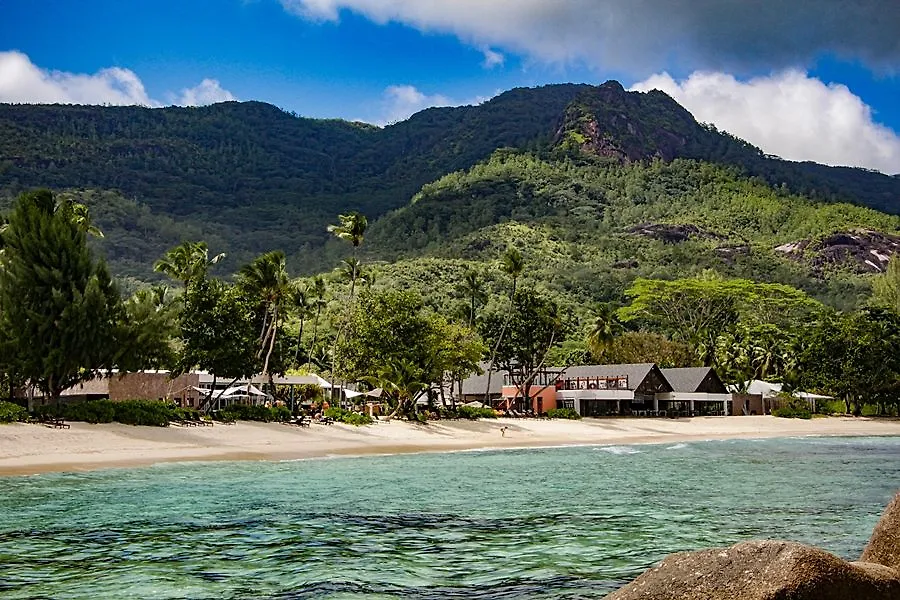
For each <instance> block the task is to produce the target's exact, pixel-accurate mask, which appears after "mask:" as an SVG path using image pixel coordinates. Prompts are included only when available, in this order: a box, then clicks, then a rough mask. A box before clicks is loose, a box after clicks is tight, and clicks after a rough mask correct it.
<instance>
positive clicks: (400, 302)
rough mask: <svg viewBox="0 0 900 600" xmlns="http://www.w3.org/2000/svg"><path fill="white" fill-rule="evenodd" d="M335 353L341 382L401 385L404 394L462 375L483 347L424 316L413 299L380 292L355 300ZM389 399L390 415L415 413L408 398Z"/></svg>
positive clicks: (466, 334)
mask: <svg viewBox="0 0 900 600" xmlns="http://www.w3.org/2000/svg"><path fill="white" fill-rule="evenodd" d="M338 350H339V352H340V353H341V356H342V357H343V360H342V361H341V368H342V371H341V372H340V373H339V375H341V376H342V377H344V378H345V379H347V380H349V381H365V382H368V383H370V384H372V385H379V386H381V387H385V389H394V388H392V387H391V385H388V383H391V384H396V385H401V383H402V382H406V383H404V384H403V386H401V387H404V389H407V390H409V389H411V388H410V385H412V384H413V383H416V382H420V383H425V384H426V387H425V388H422V389H430V388H431V387H432V386H434V385H440V384H441V383H443V382H444V381H446V380H447V379H448V378H449V379H453V378H456V379H458V378H460V377H466V376H468V375H469V374H471V373H473V372H475V371H476V370H477V368H478V366H477V361H478V359H479V358H480V357H481V356H482V353H483V352H484V350H485V348H484V346H483V345H482V343H481V341H480V340H479V339H478V337H477V336H476V335H474V334H473V332H471V330H469V329H468V328H465V327H463V326H461V325H458V324H452V323H449V322H447V320H446V319H444V318H443V317H441V316H438V315H435V314H432V313H429V312H427V311H426V310H425V307H424V304H423V303H422V300H421V298H419V297H418V296H416V295H415V294H412V293H410V292H402V291H396V290H385V291H378V292H376V291H366V292H363V293H362V294H361V295H360V297H359V302H358V303H357V306H356V308H355V310H354V312H353V315H352V318H351V320H350V323H349V325H348V327H347V335H346V336H344V338H343V339H342V340H341V341H340V342H339V349H338ZM373 378H375V379H373ZM391 378H394V379H391ZM376 379H377V380H378V381H380V382H381V383H384V384H385V385H381V383H377V384H376V383H375V380H376ZM407 384H409V385H407ZM413 387H415V386H413ZM395 391H397V390H395ZM398 393H399V392H398ZM393 399H394V401H396V405H395V409H396V410H395V414H398V415H401V416H409V415H410V414H411V412H410V411H413V410H414V409H415V406H414V405H413V404H411V403H410V402H411V400H412V398H409V397H407V396H405V395H401V396H396V395H395V396H394V397H393Z"/></svg>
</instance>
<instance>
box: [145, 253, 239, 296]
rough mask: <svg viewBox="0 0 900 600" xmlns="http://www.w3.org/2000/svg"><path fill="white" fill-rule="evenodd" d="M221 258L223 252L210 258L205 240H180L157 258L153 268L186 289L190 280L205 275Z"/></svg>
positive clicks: (223, 255) (223, 256)
mask: <svg viewBox="0 0 900 600" xmlns="http://www.w3.org/2000/svg"><path fill="white" fill-rule="evenodd" d="M223 258H225V254H224V253H222V254H217V255H215V256H213V257H212V258H210V257H209V248H208V247H207V245H206V242H182V243H181V244H180V245H178V246H175V247H174V248H172V249H171V250H169V251H168V252H166V254H165V256H163V257H162V258H160V259H159V260H157V261H156V262H155V263H154V264H153V270H154V271H156V272H157V273H162V274H163V275H166V276H168V277H170V278H172V279H174V280H176V281H180V282H181V284H182V285H183V286H184V289H185V290H187V288H188V285H190V283H191V281H193V280H195V279H197V278H200V277H206V273H207V271H208V270H209V267H210V266H212V265H214V264H216V263H218V262H219V261H221V260H222V259H223Z"/></svg>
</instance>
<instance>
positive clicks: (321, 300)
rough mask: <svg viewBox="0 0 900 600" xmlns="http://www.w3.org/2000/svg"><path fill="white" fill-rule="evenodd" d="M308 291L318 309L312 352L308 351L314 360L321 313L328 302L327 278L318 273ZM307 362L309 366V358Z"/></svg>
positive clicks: (314, 324)
mask: <svg viewBox="0 0 900 600" xmlns="http://www.w3.org/2000/svg"><path fill="white" fill-rule="evenodd" d="M307 293H308V295H309V296H310V298H311V299H312V306H313V307H314V308H315V309H316V316H315V320H314V321H313V339H312V345H311V346H310V352H309V353H308V356H309V357H310V360H312V354H313V352H315V350H316V341H318V334H319V315H321V314H322V309H323V308H325V305H326V304H327V303H326V301H325V280H324V279H322V277H321V276H320V275H316V276H315V277H313V280H312V286H311V287H310V288H309V290H308V292H307ZM306 364H307V367H308V366H309V360H308V361H307V363H306Z"/></svg>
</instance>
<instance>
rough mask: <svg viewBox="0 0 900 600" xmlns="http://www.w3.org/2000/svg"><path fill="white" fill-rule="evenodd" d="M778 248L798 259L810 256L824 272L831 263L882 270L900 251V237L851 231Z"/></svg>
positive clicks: (866, 270)
mask: <svg viewBox="0 0 900 600" xmlns="http://www.w3.org/2000/svg"><path fill="white" fill-rule="evenodd" d="M775 250H776V251H778V252H781V253H783V254H785V255H787V256H788V257H790V258H794V259H796V260H804V259H809V260H811V261H812V264H813V267H814V268H815V269H816V270H818V271H820V272H821V271H823V270H824V269H826V268H827V267H829V266H845V265H846V266H850V267H851V268H853V269H854V270H856V271H857V272H859V273H881V272H883V271H884V270H885V269H886V266H887V263H888V261H889V260H890V258H891V256H892V255H893V254H895V253H900V236H897V235H892V234H887V233H881V232H880V231H849V232H843V233H835V234H832V235H830V236H828V237H826V238H824V239H822V240H800V241H798V242H793V243H790V244H783V245H781V246H778V247H777V248H775Z"/></svg>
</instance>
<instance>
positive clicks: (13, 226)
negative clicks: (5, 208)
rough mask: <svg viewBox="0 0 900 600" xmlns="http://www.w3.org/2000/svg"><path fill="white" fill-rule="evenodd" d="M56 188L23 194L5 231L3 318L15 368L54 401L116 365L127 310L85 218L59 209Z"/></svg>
mask: <svg viewBox="0 0 900 600" xmlns="http://www.w3.org/2000/svg"><path fill="white" fill-rule="evenodd" d="M59 206H60V205H58V204H57V203H56V201H55V199H54V197H53V194H52V193H51V192H50V191H48V190H40V191H36V192H31V193H26V194H23V195H22V196H20V197H19V199H18V201H17V202H16V205H15V207H14V209H13V211H12V213H11V214H10V215H9V224H8V226H7V227H6V229H5V231H4V232H3V243H4V249H3V253H2V256H0V319H2V328H0V329H2V332H3V334H4V335H5V337H6V340H7V342H8V343H9V345H10V347H11V348H12V349H14V352H12V353H10V354H8V355H7V357H6V358H7V359H8V360H10V361H11V363H12V364H11V365H10V369H9V370H10V371H11V372H14V373H18V374H19V375H21V376H22V377H24V378H27V379H28V380H30V381H31V382H32V383H33V384H34V385H36V386H37V387H38V388H39V389H40V390H41V391H42V392H44V393H45V394H46V395H47V396H48V397H49V398H50V399H51V400H52V401H54V402H58V401H59V396H60V393H61V392H62V391H63V390H65V389H66V388H69V387H71V386H73V385H76V384H78V383H81V382H84V381H87V380H90V379H92V378H94V377H95V376H96V375H97V374H98V373H100V372H101V371H102V370H104V369H110V368H112V367H114V366H116V365H115V364H114V362H115V349H116V348H117V346H118V343H119V341H120V340H117V339H116V333H117V327H118V323H119V321H120V319H121V318H122V314H123V309H122V302H121V298H120V297H119V293H118V291H117V289H116V287H115V285H114V284H113V282H112V279H111V278H110V276H109V273H108V272H107V269H106V265H105V264H104V262H103V261H95V260H94V258H93V255H92V253H91V251H90V249H89V248H88V246H87V240H86V237H85V236H86V230H87V227H86V226H85V221H84V220H78V219H76V218H75V217H74V215H77V214H81V215H82V216H84V214H86V213H83V211H81V210H80V209H78V210H74V207H72V206H71V205H70V204H66V203H64V204H62V206H63V207H66V206H68V208H63V209H58V208H59Z"/></svg>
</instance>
